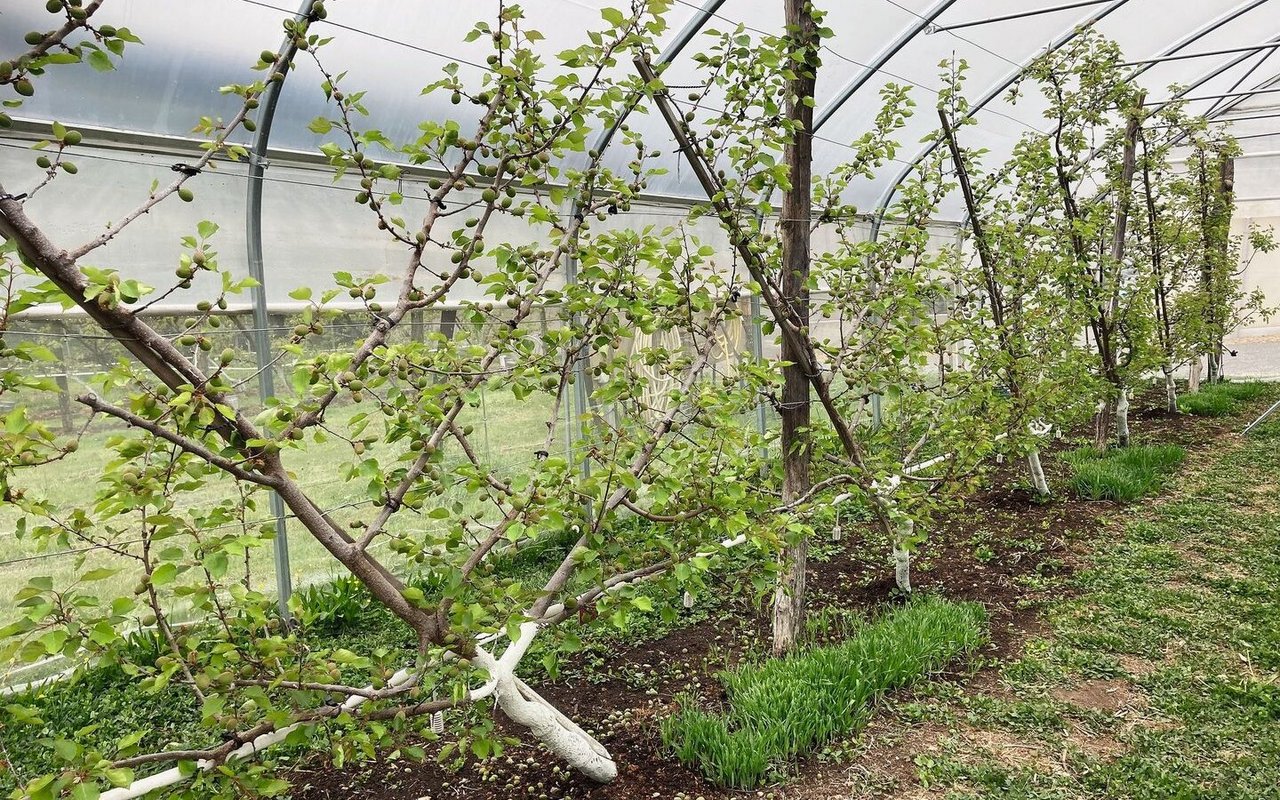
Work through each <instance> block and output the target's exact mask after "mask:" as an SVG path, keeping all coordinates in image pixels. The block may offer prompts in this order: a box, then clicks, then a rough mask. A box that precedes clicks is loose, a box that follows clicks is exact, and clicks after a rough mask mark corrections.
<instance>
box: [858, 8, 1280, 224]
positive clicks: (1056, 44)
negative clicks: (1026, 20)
mask: <svg viewBox="0 0 1280 800" xmlns="http://www.w3.org/2000/svg"><path fill="white" fill-rule="evenodd" d="M1128 2H1129V0H1112V1H1111V2H1110V3H1108V4H1107V5H1106V7H1104V8H1102V9H1100V10H1098V11H1096V12H1095V13H1093V14H1091V15H1090V16H1089V18H1088V19H1087V20H1086V21H1085V22H1082V23H1080V24H1079V25H1077V26H1076V27H1074V28H1072V29H1071V30H1070V31H1069V32H1067V33H1064V34H1062V35H1061V36H1059V37H1058V38H1057V39H1055V40H1054V41H1053V42H1052V43H1051V44H1050V45H1049V46H1048V47H1047V48H1045V50H1044V51H1043V53H1053V52H1056V51H1058V50H1061V49H1062V48H1063V47H1066V46H1067V45H1068V44H1070V43H1071V42H1073V41H1075V39H1076V37H1078V36H1079V35H1080V34H1081V32H1082V31H1084V30H1085V29H1087V28H1088V27H1090V26H1092V25H1096V24H1097V23H1099V22H1101V21H1102V20H1104V19H1106V18H1107V17H1108V16H1110V15H1111V14H1112V13H1114V12H1116V11H1118V10H1120V9H1121V8H1122V7H1123V6H1124V5H1125V4H1127V3H1128ZM1251 2H1257V3H1262V2H1266V0H1251ZM1043 53H1037V54H1036V56H1035V58H1039V57H1040V56H1041V55H1043ZM1032 60H1034V59H1032ZM1029 65H1030V61H1028V62H1027V63H1025V64H1022V65H1021V66H1019V67H1018V68H1017V69H1015V70H1013V71H1012V72H1010V73H1009V74H1008V75H1007V76H1005V78H1004V79H1003V80H1001V81H1000V82H999V83H998V85H996V86H993V87H992V88H991V89H989V90H988V91H987V93H986V94H984V95H983V96H982V97H981V98H980V99H979V100H978V101H977V102H976V103H974V104H973V106H972V107H970V109H969V111H968V113H967V114H966V115H965V118H966V119H968V118H970V117H972V116H973V115H974V114H976V113H978V112H979V111H981V110H982V109H983V108H985V107H986V106H987V105H988V104H989V103H991V101H992V100H995V99H996V98H997V97H999V96H1000V95H1001V94H1003V93H1004V91H1005V90H1006V89H1008V88H1009V87H1010V86H1012V85H1013V84H1014V83H1015V82H1016V81H1017V80H1018V78H1020V77H1022V73H1024V72H1025V71H1026V69H1027V67H1028V66H1029ZM939 144H940V142H938V141H934V142H933V143H931V144H928V145H926V146H925V148H924V149H923V150H921V151H920V152H919V153H918V154H916V156H915V158H913V159H911V161H910V163H908V164H907V166H905V167H903V169H902V171H901V172H899V173H898V176H897V177H896V178H894V180H893V183H891V184H889V188H888V189H886V190H885V193H884V194H883V195H881V197H880V200H879V202H877V203H876V212H875V214H874V215H873V216H872V218H871V241H873V242H874V241H875V240H876V239H878V238H879V236H880V227H881V225H882V224H883V223H884V215H885V212H886V211H887V210H888V208H889V204H890V203H891V202H893V196H894V195H895V194H897V193H898V189H899V187H901V186H902V184H903V182H904V181H906V179H907V178H908V177H910V175H911V171H912V170H914V169H915V168H916V167H918V166H919V165H920V164H921V162H923V161H924V160H925V159H926V158H928V157H929V156H930V155H931V154H932V153H933V151H934V150H936V149H938V146H939Z"/></svg>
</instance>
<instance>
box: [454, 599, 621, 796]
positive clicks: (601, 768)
mask: <svg viewBox="0 0 1280 800" xmlns="http://www.w3.org/2000/svg"><path fill="white" fill-rule="evenodd" d="M536 634H537V625H536V624H533V623H525V624H524V625H522V626H521V630H520V635H519V636H518V637H517V638H516V639H515V640H514V641H513V642H512V643H511V646H510V649H508V651H507V652H506V653H503V655H502V657H501V658H494V657H493V656H492V655H490V654H489V653H487V652H485V651H484V650H483V649H479V648H477V651H476V653H475V654H474V655H473V656H472V657H471V658H472V661H473V662H474V663H475V664H477V665H478V666H480V667H482V668H483V669H484V670H485V671H486V672H488V673H489V681H490V683H489V687H488V688H492V689H493V697H494V702H495V703H496V704H497V706H498V708H500V709H502V712H503V713H504V714H506V715H507V717H508V718H509V719H510V720H511V721H512V722H514V723H515V724H517V725H519V726H521V727H522V728H525V729H527V730H528V731H529V733H530V734H531V735H532V736H533V738H535V739H537V740H538V743H539V744H541V745H542V746H543V747H545V748H547V750H549V751H550V752H551V753H552V754H553V755H555V756H558V757H560V758H562V759H564V760H565V762H566V763H568V764H569V766H571V767H573V768H574V769H575V770H577V771H578V772H581V773H582V774H583V775H585V776H586V777H588V778H590V779H591V780H593V781H596V782H597V783H609V782H611V781H612V780H613V779H614V778H616V777H617V776H618V767H617V765H616V764H615V763H614V762H613V757H612V756H610V755H609V751H608V750H606V749H605V747H604V745H602V744H600V742H598V741H596V739H595V737H593V736H592V735H591V734H589V733H587V732H586V731H584V730H583V729H582V728H580V727H579V726H578V725H577V724H576V723H574V722H573V720H571V719H569V718H568V717H566V716H565V715H564V714H562V713H560V711H559V710H557V709H556V708H555V706H553V705H551V704H550V703H548V702H547V701H546V700H544V699H543V698H542V697H541V696H540V695H538V693H537V692H535V691H534V690H533V689H531V688H529V686H528V684H526V683H525V682H524V681H522V680H520V678H518V677H516V674H515V669H516V666H517V665H518V664H519V663H520V659H521V658H522V657H523V656H524V654H525V652H527V650H528V647H529V645H530V643H531V642H532V640H533V637H534V636H535V635H536Z"/></svg>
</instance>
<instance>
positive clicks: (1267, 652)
mask: <svg viewBox="0 0 1280 800" xmlns="http://www.w3.org/2000/svg"><path fill="white" fill-rule="evenodd" d="M1271 399H1272V400H1273V399H1274V398H1271ZM1268 402H1271V400H1267V401H1266V402H1260V403H1255V404H1251V405H1250V406H1249V407H1248V408H1247V409H1246V410H1245V413H1242V414H1241V415H1240V416H1237V417H1232V418H1226V419H1221V420H1208V419H1201V418H1194V417H1185V416H1170V415H1167V414H1165V413H1163V412H1162V411H1159V410H1156V409H1153V408H1151V407H1150V406H1149V405H1144V404H1142V403H1140V404H1138V406H1137V408H1136V412H1137V413H1136V414H1135V416H1134V420H1133V428H1134V434H1135V439H1136V442H1137V443H1177V444H1181V445H1183V446H1185V447H1186V448H1187V449H1188V458H1187V461H1186V463H1185V464H1184V465H1183V467H1182V468H1181V470H1180V471H1179V473H1178V475H1177V476H1176V477H1175V478H1174V479H1173V480H1172V481H1171V482H1170V483H1169V484H1168V485H1167V486H1166V487H1165V489H1164V491H1163V492H1161V493H1160V494H1158V495H1157V496H1154V497H1149V498H1147V499H1146V500H1144V501H1142V502H1140V503H1137V504H1135V505H1132V506H1127V507H1122V506H1119V505H1116V504H1113V503H1105V502H1086V501H1082V500H1077V499H1072V498H1069V497H1065V496H1064V495H1065V493H1066V492H1065V485H1064V484H1065V475H1064V473H1063V472H1062V465H1061V464H1060V463H1059V462H1058V461H1057V460H1056V459H1054V458H1052V457H1051V456H1050V457H1048V458H1046V467H1047V468H1048V469H1049V470H1050V479H1051V482H1053V483H1054V485H1055V487H1058V488H1061V489H1062V491H1060V493H1059V497H1058V499H1056V500H1054V501H1053V502H1051V503H1048V504H1039V503H1036V502H1034V501H1033V500H1032V498H1031V496H1030V494H1029V493H1028V492H1027V491H1026V489H1025V488H1023V486H1024V483H1023V481H1022V479H1021V476H1020V472H1019V467H1020V465H1011V464H1008V465H1005V466H1004V467H1002V468H1001V469H1000V471H998V472H996V473H994V474H993V475H992V476H991V478H990V480H989V486H990V488H988V489H986V490H985V491H982V492H981V493H979V494H977V495H976V496H974V497H973V498H971V499H970V501H969V502H968V503H967V504H966V506H965V507H964V508H963V509H961V510H959V511H957V512H954V513H951V514H949V515H948V516H946V517H944V518H942V519H940V520H938V521H937V523H936V524H935V526H934V528H933V530H931V532H930V538H929V541H928V542H927V543H926V545H924V547H923V550H922V552H921V553H920V555H919V556H918V557H917V564H916V570H915V584H916V587H917V589H918V590H919V591H923V592H938V593H942V594H944V595H946V596H948V597H951V598H956V599H970V600H977V601H979V602H981V603H983V604H984V605H985V606H986V608H987V609H988V612H989V615H990V619H991V642H990V644H989V645H988V646H987V647H986V649H984V650H983V651H982V652H981V653H979V654H978V655H977V656H976V657H974V658H972V659H970V660H969V662H968V663H967V664H962V665H956V666H955V669H954V670H953V671H951V672H949V673H944V674H942V675H938V676H935V677H934V678H932V679H930V680H928V681H925V682H923V683H921V684H918V685H917V686H916V687H915V688H914V689H913V690H912V691H911V692H910V693H899V694H895V695H891V696H889V697H888V698H886V700H885V701H884V702H883V703H882V707H881V708H880V709H878V711H877V713H876V715H875V716H874V717H873V721H872V723H871V724H870V725H869V727H868V728H866V729H865V730H864V731H862V732H861V733H860V734H858V735H857V736H855V737H853V738H851V739H849V740H847V741H841V742H834V743H831V744H830V745H829V746H827V747H826V748H825V749H824V750H823V751H822V752H821V753H818V754H816V755H814V756H812V757H810V758H808V759H806V760H804V761H802V762H800V763H799V764H796V765H794V766H793V767H792V768H791V769H790V770H789V771H788V772H787V773H786V774H784V775H780V776H779V777H778V781H777V783H776V784H775V785H773V786H770V787H766V788H764V789H762V790H760V791H758V792H755V791H753V792H725V791H722V790H717V789H715V788H714V787H712V786H710V785H708V784H707V783H706V782H705V781H703V780H702V779H701V777H700V776H699V775H698V774H697V773H696V772H695V771H692V770H690V769H687V768H685V767H683V766H681V765H680V764H679V763H678V762H676V761H674V760H673V759H670V758H668V757H666V756H665V755H664V754H663V752H662V748H661V742H660V741H659V738H658V733H657V723H656V721H657V719H660V718H661V717H662V716H663V715H665V714H667V713H669V711H670V710H671V704H672V702H673V699H674V697H675V696H676V695H677V694H679V693H680V692H682V691H688V690H690V689H692V690H695V691H698V692H700V693H701V694H703V695H704V696H706V697H709V698H711V697H714V696H715V694H716V691H717V689H716V683H715V680H714V677H713V676H714V673H715V672H716V670H718V669H720V668H723V666H724V665H726V664H729V663H733V662H734V660H735V659H737V658H739V657H740V655H741V654H742V653H744V652H747V651H749V650H752V649H756V650H758V649H759V648H760V647H761V646H762V645H763V643H764V642H765V640H766V634H767V618H766V616H765V615H764V614H763V613H761V611H760V610H759V609H758V608H756V607H754V606H748V605H745V604H742V603H740V604H738V605H737V606H734V607H729V608H722V609H719V610H717V611H716V612H714V613H710V614H706V613H703V614H698V613H696V612H695V614H694V618H695V619H694V620H691V621H690V624H688V625H687V626H686V627H683V628H679V629H677V630H675V631H674V632H671V633H669V634H667V635H666V636H664V637H662V638H660V639H657V640H656V641H650V642H647V643H644V644H638V645H636V646H635V647H634V648H633V649H631V650H623V651H620V652H617V653H616V656H615V657H614V658H612V659H611V660H610V659H598V658H597V659H595V660H594V661H591V662H590V663H582V664H573V665H570V666H569V667H568V668H566V669H565V671H564V674H563V675H562V677H561V679H560V680H559V681H556V682H546V681H542V682H539V688H540V691H543V693H544V695H545V696H547V697H548V699H550V700H552V701H553V702H555V703H556V704H557V705H558V706H559V707H560V708H561V709H562V710H564V711H565V712H566V713H567V714H568V715H569V716H571V717H572V718H574V719H575V720H577V721H579V722H580V723H584V725H585V727H587V728H589V729H591V730H593V731H594V732H596V733H597V735H598V736H599V737H600V738H601V740H602V741H603V742H604V743H605V744H606V746H608V748H609V749H610V751H611V752H612V754H613V755H614V757H615V759H616V760H617V761H618V764H619V767H620V775H619V777H618V779H617V781H616V782H615V783H613V784H611V785H609V786H595V785H592V784H589V783H587V782H584V781H582V780H580V779H578V778H576V777H574V776H572V775H568V774H566V773H565V772H564V771H563V769H562V768H561V767H560V765H558V764H557V763H555V760H554V759H552V758H550V757H549V756H547V755H546V754H545V753H543V752H541V751H539V750H537V749H536V748H533V747H529V746H517V747H512V748H509V749H508V750H507V752H506V753H505V754H504V755H503V756H502V757H500V758H498V759H496V760H491V761H489V762H486V763H484V764H480V763H470V764H468V765H467V766H465V767H464V768H462V769H461V770H460V771H456V772H454V771H449V770H446V769H444V768H443V767H441V766H439V765H437V764H436V763H434V762H428V763H426V764H413V763H409V762H405V761H387V760H384V761H379V762H377V763H372V764H363V765H350V764H349V765H347V767H346V768H345V769H342V770H337V769H333V768H332V767H328V766H325V765H323V764H321V763H320V762H318V761H317V762H303V763H301V764H298V765H296V766H295V767H294V768H293V770H292V771H291V773H290V775H289V778H290V780H291V781H292V783H293V790H292V797H293V798H294V799H295V800H338V799H339V798H343V799H345V798H354V797H360V798H370V800H378V799H380V798H388V799H390V798H396V799H397V800H399V799H403V800H417V799H418V798H431V800H445V799H446V798H478V799H485V798H503V799H504V800H505V799H506V798H539V799H540V800H541V798H619V799H623V800H631V799H633V798H635V799H638V798H687V799H688V800H693V799H694V798H705V800H712V798H738V797H757V796H758V797H770V798H779V799H781V798H788V799H789V800H817V799H818V798H841V799H844V798H890V797H893V798H909V799H910V800H925V799H926V798H948V797H954V798H993V799H994V798H1028V800H1030V799H1031V798H1046V799H1047V798H1062V799H1063V800H1066V798H1095V797H1116V798H1134V800H1137V799H1138V798H1151V800H1156V798H1162V799H1163V798H1183V797H1185V798H1192V797H1195V798H1201V797H1204V798H1272V797H1280V789H1278V788H1277V787H1278V786H1280V557H1278V556H1280V482H1278V479H1280V423H1273V424H1268V425H1266V426H1263V427H1262V428H1260V429H1258V430H1257V431H1255V432H1254V434H1252V435H1251V436H1250V437H1248V438H1245V437H1241V436H1239V435H1238V434H1236V433H1233V431H1238V430H1239V429H1240V428H1241V427H1243V424H1245V423H1246V422H1247V421H1249V420H1250V419H1252V418H1253V416H1256V411H1257V410H1259V409H1260V408H1265V407H1266V404H1267V403H1268ZM1055 478H1056V479H1057V480H1056V481H1054V479H1055ZM849 527H850V526H846V531H847V533H846V539H848V538H850V537H851V536H852V535H853V533H854V531H850V530H848V528H849ZM848 544H849V542H848V541H846V543H845V545H848ZM820 551H821V552H820V553H819V557H818V558H816V559H815V560H814V561H813V562H812V563H811V572H810V576H809V581H810V587H811V591H812V592H813V597H814V607H815V609H821V608H823V607H828V608H829V609H845V610H852V611H854V612H865V611H867V610H871V609H873V608H874V607H875V606H876V605H877V604H881V603H884V602H886V601H887V598H888V597H889V595H890V589H891V576H890V574H889V570H888V569H887V568H885V567H884V566H882V565H883V560H884V559H883V554H882V553H881V552H880V550H879V548H878V547H872V546H870V545H867V546H865V547H849V546H840V547H837V546H834V545H832V546H828V547H825V548H820ZM889 602H892V601H889ZM818 616H819V618H822V615H821V614H819V615H818ZM832 616H838V615H832ZM820 627H821V626H819V628H820ZM836 628H838V626H836ZM833 630H834V629H833ZM819 635H821V633H819ZM833 635H835V634H833Z"/></svg>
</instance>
